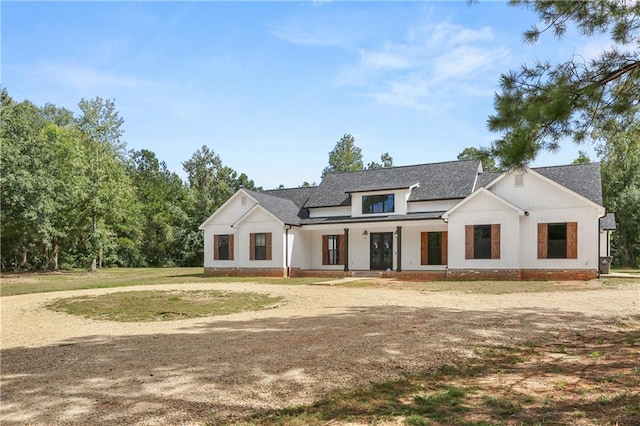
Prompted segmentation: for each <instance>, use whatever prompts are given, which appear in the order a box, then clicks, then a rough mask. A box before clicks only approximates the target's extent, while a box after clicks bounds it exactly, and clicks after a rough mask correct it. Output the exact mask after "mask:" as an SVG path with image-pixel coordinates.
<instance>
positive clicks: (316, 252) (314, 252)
mask: <svg viewBox="0 0 640 426" xmlns="http://www.w3.org/2000/svg"><path fill="white" fill-rule="evenodd" d="M344 228H345V227H344V226H343V227H340V228H339V227H333V228H331V227H325V228H321V229H314V230H312V231H306V232H307V234H308V236H309V237H310V243H311V246H310V247H309V251H308V252H307V256H308V254H309V253H311V269H325V270H334V271H342V270H343V269H344V265H323V264H322V236H323V235H344ZM352 238H353V237H352V235H351V234H349V245H351V239H352ZM296 250H298V247H296ZM349 258H351V252H349ZM349 260H351V259H349Z"/></svg>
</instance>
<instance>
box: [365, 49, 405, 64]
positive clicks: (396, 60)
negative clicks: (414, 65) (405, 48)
mask: <svg viewBox="0 0 640 426" xmlns="http://www.w3.org/2000/svg"><path fill="white" fill-rule="evenodd" d="M360 62H361V63H362V65H363V66H371V67H374V68H391V69H403V68H408V67H409V66H410V65H411V61H410V59H409V58H407V57H403V55H401V54H398V53H393V52H371V51H365V50H360Z"/></svg>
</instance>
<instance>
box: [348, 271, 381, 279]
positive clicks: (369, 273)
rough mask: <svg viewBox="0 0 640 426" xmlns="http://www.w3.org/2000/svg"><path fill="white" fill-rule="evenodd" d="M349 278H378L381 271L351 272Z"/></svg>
mask: <svg viewBox="0 0 640 426" xmlns="http://www.w3.org/2000/svg"><path fill="white" fill-rule="evenodd" d="M351 276H352V277H354V278H380V277H382V271H351Z"/></svg>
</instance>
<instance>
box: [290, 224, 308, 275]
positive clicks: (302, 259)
mask: <svg viewBox="0 0 640 426" xmlns="http://www.w3.org/2000/svg"><path fill="white" fill-rule="evenodd" d="M311 247H312V246H311V233H310V232H309V231H307V230H304V229H302V228H298V227H293V228H291V229H290V230H289V266H290V267H292V268H299V269H312V265H311V258H310V257H309V253H311Z"/></svg>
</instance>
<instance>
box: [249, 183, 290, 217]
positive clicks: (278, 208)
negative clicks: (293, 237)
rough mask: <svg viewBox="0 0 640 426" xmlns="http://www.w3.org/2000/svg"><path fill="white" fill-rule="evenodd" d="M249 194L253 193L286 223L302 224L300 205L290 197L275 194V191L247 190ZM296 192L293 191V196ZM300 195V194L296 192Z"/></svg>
mask: <svg viewBox="0 0 640 426" xmlns="http://www.w3.org/2000/svg"><path fill="white" fill-rule="evenodd" d="M245 191H247V193H248V194H249V195H251V196H252V197H253V198H255V200H256V201H257V202H258V204H260V205H261V206H262V207H264V208H265V209H266V210H267V211H269V212H270V213H271V214H273V215H274V216H275V217H277V218H278V219H279V220H281V221H282V222H283V223H284V224H286V225H300V219H301V218H300V216H299V214H300V210H301V209H300V207H298V206H297V205H296V203H295V202H294V201H293V200H292V199H290V198H286V197H283V196H280V197H278V196H275V195H273V191H269V192H271V193H267V192H256V191H250V190H246V189H245ZM293 195H294V194H293V193H292V196H293ZM295 195H298V194H295Z"/></svg>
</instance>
